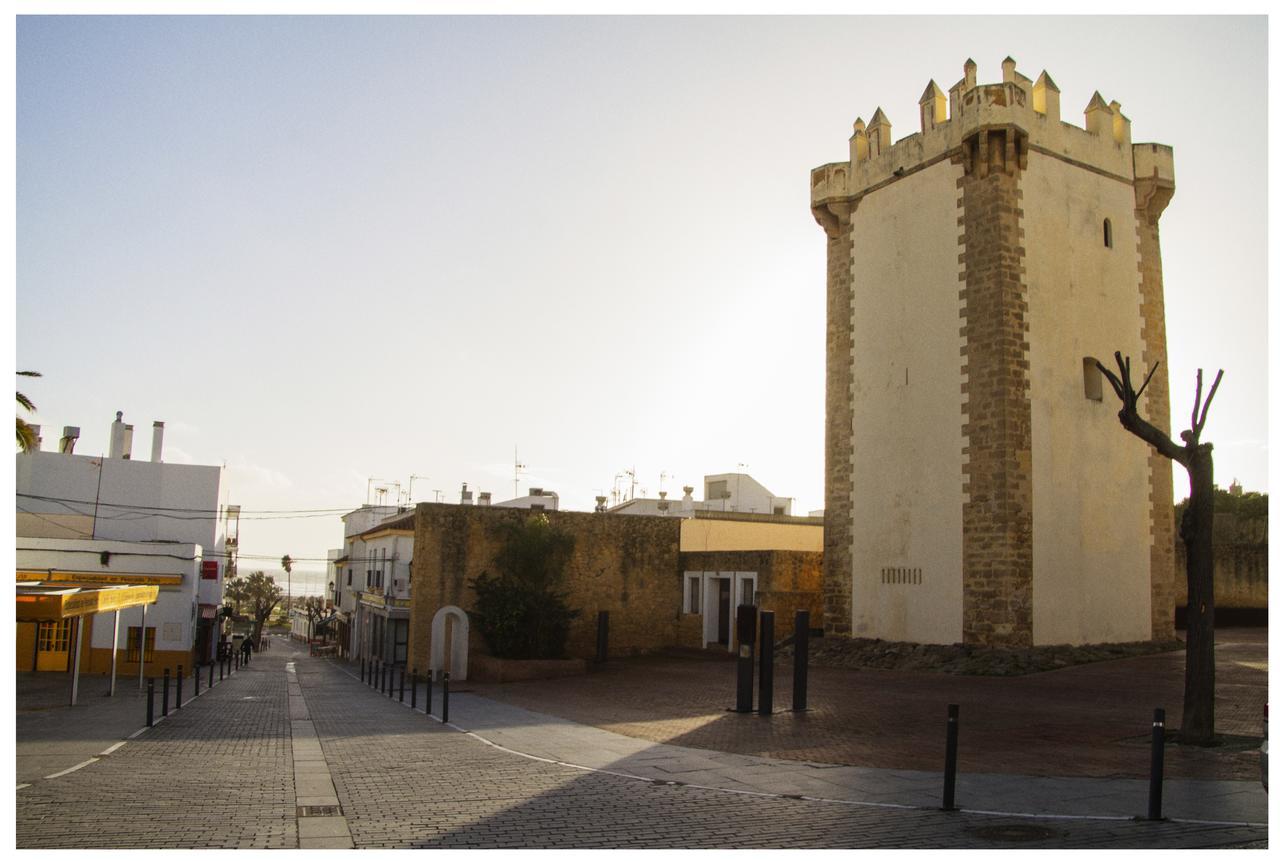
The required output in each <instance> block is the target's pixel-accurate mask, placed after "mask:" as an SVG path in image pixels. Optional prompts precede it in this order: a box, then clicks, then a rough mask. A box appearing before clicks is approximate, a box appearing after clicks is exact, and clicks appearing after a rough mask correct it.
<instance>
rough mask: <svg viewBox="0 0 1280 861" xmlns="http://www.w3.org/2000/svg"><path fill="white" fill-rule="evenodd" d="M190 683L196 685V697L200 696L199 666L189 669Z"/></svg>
mask: <svg viewBox="0 0 1280 861" xmlns="http://www.w3.org/2000/svg"><path fill="white" fill-rule="evenodd" d="M191 681H193V682H195V683H196V696H200V665H199V664H196V665H195V666H194V667H192V668H191Z"/></svg>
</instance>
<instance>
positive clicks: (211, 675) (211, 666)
mask: <svg viewBox="0 0 1280 861" xmlns="http://www.w3.org/2000/svg"><path fill="white" fill-rule="evenodd" d="M209 687H213V661H210V662H209Z"/></svg>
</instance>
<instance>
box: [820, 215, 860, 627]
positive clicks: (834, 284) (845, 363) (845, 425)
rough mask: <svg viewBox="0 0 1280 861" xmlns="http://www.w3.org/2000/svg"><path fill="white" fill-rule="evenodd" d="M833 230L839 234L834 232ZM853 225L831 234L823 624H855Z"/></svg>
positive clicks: (845, 223)
mask: <svg viewBox="0 0 1280 861" xmlns="http://www.w3.org/2000/svg"><path fill="white" fill-rule="evenodd" d="M832 230H834V232H835V235H832ZM852 255H853V227H852V224H851V223H850V221H849V220H848V219H847V218H842V219H838V222H837V223H834V224H833V225H832V227H831V228H829V229H828V233H827V422H826V447H825V448H826V479H827V480H826V514H825V518H824V527H823V535H822V550H823V558H822V602H823V627H824V630H826V631H827V632H828V633H831V634H833V635H836V636H846V637H847V636H849V635H850V634H851V633H852V632H853V628H852V605H851V601H852V596H853V568H852V565H853V561H852V557H851V555H850V552H849V542H850V540H851V536H852V533H853V525H852V523H851V522H850V517H851V512H852V501H851V496H852V493H853V464H852V458H853V405H852V402H851V393H850V391H849V383H850V381H851V380H852V379H853V369H852V367H851V365H852V364H853V318H852V315H853V307H852V301H853V283H852V282H853V275H852V273H853V259H852Z"/></svg>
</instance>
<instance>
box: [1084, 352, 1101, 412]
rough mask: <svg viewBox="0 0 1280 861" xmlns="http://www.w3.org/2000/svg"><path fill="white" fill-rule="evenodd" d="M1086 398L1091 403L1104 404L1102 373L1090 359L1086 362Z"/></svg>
mask: <svg viewBox="0 0 1280 861" xmlns="http://www.w3.org/2000/svg"><path fill="white" fill-rule="evenodd" d="M1084 396H1085V397H1086V398H1088V399H1089V400H1091V401H1098V402H1099V403H1101V402H1102V371H1100V370H1098V363H1097V362H1095V361H1094V360H1093V359H1090V358H1086V359H1085V360H1084Z"/></svg>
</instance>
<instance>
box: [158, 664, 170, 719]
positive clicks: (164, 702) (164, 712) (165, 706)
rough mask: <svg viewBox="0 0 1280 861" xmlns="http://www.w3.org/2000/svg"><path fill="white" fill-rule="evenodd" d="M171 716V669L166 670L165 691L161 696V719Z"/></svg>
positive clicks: (166, 668)
mask: <svg viewBox="0 0 1280 861" xmlns="http://www.w3.org/2000/svg"><path fill="white" fill-rule="evenodd" d="M168 716H169V668H168V667H165V668H164V691H163V693H161V695H160V717H168Z"/></svg>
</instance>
